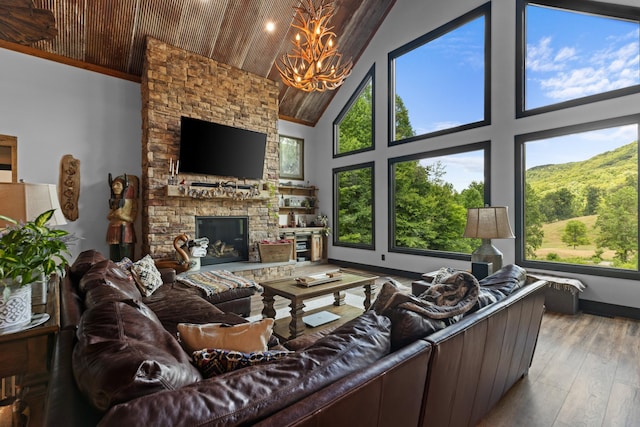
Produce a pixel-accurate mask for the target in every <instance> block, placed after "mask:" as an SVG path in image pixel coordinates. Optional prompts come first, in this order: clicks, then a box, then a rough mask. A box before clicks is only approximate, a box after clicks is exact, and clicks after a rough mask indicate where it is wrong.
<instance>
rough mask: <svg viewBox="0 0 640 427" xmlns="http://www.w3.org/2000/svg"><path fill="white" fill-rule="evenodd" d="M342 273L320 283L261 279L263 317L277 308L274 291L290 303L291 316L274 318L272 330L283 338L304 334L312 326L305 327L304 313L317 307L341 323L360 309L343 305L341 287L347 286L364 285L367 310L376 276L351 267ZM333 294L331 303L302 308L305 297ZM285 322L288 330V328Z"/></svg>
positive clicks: (293, 279)
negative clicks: (309, 308)
mask: <svg viewBox="0 0 640 427" xmlns="http://www.w3.org/2000/svg"><path fill="white" fill-rule="evenodd" d="M341 272H342V275H341V276H340V279H339V280H335V281H332V282H328V283H323V284H320V285H315V286H311V287H306V286H302V285H300V284H298V282H296V280H295V278H293V277H289V278H286V279H276V280H270V281H267V282H262V283H260V285H261V286H262V287H263V288H264V292H263V294H262V302H263V304H264V308H263V309H262V315H263V317H271V318H274V319H275V317H276V310H275V309H274V307H273V303H274V297H275V296H276V295H278V296H281V297H283V298H286V299H288V300H289V301H291V304H289V307H291V317H287V318H285V319H278V320H277V321H276V322H275V325H274V328H273V331H274V333H275V334H276V335H277V336H278V337H279V338H282V339H285V340H288V339H293V338H295V337H298V336H300V335H303V334H304V333H305V331H307V330H309V329H311V328H305V324H304V321H303V320H302V317H303V315H306V314H313V313H314V312H318V311H324V310H326V311H330V312H332V313H334V314H337V315H339V316H340V319H338V320H335V321H334V322H335V323H332V325H336V324H342V323H345V322H347V321H348V320H350V319H353V318H354V317H356V316H358V315H359V314H362V312H363V311H362V310H361V309H359V308H357V307H353V306H349V305H346V304H345V302H344V293H343V291H345V290H347V289H352V288H357V287H360V286H362V287H364V310H365V311H366V310H367V309H369V307H370V306H371V290H372V286H373V285H374V283H375V281H376V279H377V278H378V276H374V275H371V274H366V273H360V272H355V271H352V270H344V269H343V270H341ZM330 294H333V295H334V302H333V306H328V307H322V308H318V309H315V310H311V311H309V312H306V311H304V307H305V305H304V303H303V301H304V300H307V299H310V298H316V297H320V296H324V295H330ZM287 324H288V330H287Z"/></svg>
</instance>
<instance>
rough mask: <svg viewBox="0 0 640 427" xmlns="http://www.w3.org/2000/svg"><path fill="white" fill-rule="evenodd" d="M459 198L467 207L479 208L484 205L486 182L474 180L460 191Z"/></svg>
mask: <svg viewBox="0 0 640 427" xmlns="http://www.w3.org/2000/svg"><path fill="white" fill-rule="evenodd" d="M458 200H459V202H460V204H461V205H462V206H464V207H465V208H467V209H468V208H477V207H481V206H484V183H483V182H476V181H473V182H471V184H469V187H468V188H465V189H464V190H462V191H461V192H460V196H459V197H458Z"/></svg>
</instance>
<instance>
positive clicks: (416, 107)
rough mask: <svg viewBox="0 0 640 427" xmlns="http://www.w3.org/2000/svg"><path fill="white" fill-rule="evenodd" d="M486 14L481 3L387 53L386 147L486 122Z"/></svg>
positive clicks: (488, 109)
mask: <svg viewBox="0 0 640 427" xmlns="http://www.w3.org/2000/svg"><path fill="white" fill-rule="evenodd" d="M490 11H491V4H490V3H487V4H486V5H484V6H481V7H479V8H477V9H475V10H473V11H471V12H469V13H467V14H466V15H464V16H462V17H460V18H458V19H456V20H454V21H451V22H450V23H448V24H446V25H444V26H442V27H440V28H438V29H436V30H434V31H432V32H430V33H428V34H425V35H424V36H422V37H420V38H419V39H416V40H414V41H412V42H410V43H408V44H407V45H405V46H402V47H400V48H398V49H396V50H395V51H393V52H391V53H389V78H390V80H391V81H390V84H389V115H390V117H389V141H391V144H398V143H403V142H409V141H412V140H415V139H417V137H418V136H424V135H436V134H441V133H447V132H454V131H458V130H462V129H467V128H471V127H477V126H482V125H485V124H488V123H490V114H491V106H490V93H491V88H490V81H491V76H490V72H489V71H490V67H489V63H490V60H489V58H490V57H491V52H490V37H489V34H490ZM404 115H406V117H405V116H404ZM407 126H408V127H409V128H410V129H412V131H411V132H407V131H406V127H407Z"/></svg>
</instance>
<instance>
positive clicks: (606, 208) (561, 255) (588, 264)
mask: <svg viewBox="0 0 640 427" xmlns="http://www.w3.org/2000/svg"><path fill="white" fill-rule="evenodd" d="M639 128H640V115H634V116H628V117H621V118H616V119H611V120H603V121H599V122H595V123H587V124H582V125H577V126H570V127H565V128H560V129H553V130H547V131H542V132H536V133H532V134H526V135H520V136H517V137H516V152H517V158H518V163H519V164H517V168H519V171H520V173H519V175H518V176H517V178H518V179H519V182H518V184H517V188H518V195H519V197H520V199H519V200H517V206H516V208H517V209H516V217H517V223H516V235H517V236H518V240H519V244H518V245H517V246H516V252H517V253H516V262H517V263H518V264H522V265H523V266H525V267H539V268H549V269H552V270H560V271H569V272H578V273H588V274H596V275H598V274H600V275H607V276H612V277H628V278H639V277H640V274H638V272H639V270H638V233H639V229H638V132H639Z"/></svg>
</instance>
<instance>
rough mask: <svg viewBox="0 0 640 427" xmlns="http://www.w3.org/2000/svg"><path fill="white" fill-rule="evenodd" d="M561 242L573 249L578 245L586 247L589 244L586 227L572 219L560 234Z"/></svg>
mask: <svg viewBox="0 0 640 427" xmlns="http://www.w3.org/2000/svg"><path fill="white" fill-rule="evenodd" d="M562 242H563V243H566V244H567V245H568V246H573V249H575V248H576V246H579V245H588V244H589V243H591V242H590V241H589V238H588V237H587V226H586V225H585V223H584V222H581V221H578V220H575V219H572V220H570V221H568V222H567V225H566V226H565V227H564V231H563V233H562Z"/></svg>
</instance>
